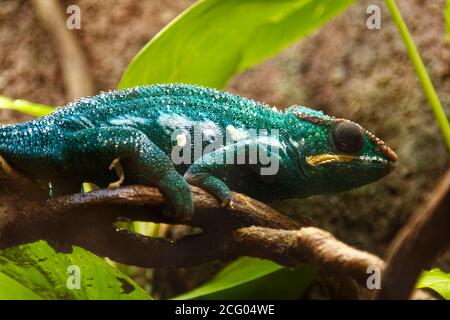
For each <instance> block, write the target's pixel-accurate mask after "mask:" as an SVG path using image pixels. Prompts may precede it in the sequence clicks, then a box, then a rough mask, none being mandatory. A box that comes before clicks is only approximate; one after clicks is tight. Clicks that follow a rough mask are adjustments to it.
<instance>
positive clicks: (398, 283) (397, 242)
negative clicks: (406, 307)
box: [378, 170, 450, 299]
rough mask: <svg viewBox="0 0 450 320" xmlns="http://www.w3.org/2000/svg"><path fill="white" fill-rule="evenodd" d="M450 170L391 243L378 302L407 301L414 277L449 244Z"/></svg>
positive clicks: (415, 278) (414, 280)
mask: <svg viewBox="0 0 450 320" xmlns="http://www.w3.org/2000/svg"><path fill="white" fill-rule="evenodd" d="M449 208H450V170H449V171H448V172H447V173H446V174H445V176H444V178H443V179H442V181H441V182H440V183H439V185H438V186H437V188H436V189H435V190H434V191H433V192H432V194H431V196H430V197H429V200H428V201H427V202H426V203H425V205H424V206H423V207H422V208H419V210H418V211H417V212H416V213H415V214H414V215H413V216H412V218H411V220H410V221H409V223H408V224H406V225H405V226H404V227H403V229H402V230H401V231H400V232H399V233H398V235H397V236H396V238H395V239H394V240H393V241H392V243H391V245H390V246H389V249H388V254H387V268H386V270H385V272H384V273H383V278H382V290H381V291H380V292H379V294H378V299H408V297H409V296H410V294H411V291H412V290H413V289H414V285H415V284H416V282H417V278H418V276H419V275H420V273H421V272H422V270H424V269H426V268H427V266H428V264H429V263H430V262H432V261H433V260H434V259H436V257H437V256H438V255H439V254H441V253H443V251H444V250H447V249H448V247H449V245H450V210H449Z"/></svg>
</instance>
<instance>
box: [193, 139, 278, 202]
mask: <svg viewBox="0 0 450 320" xmlns="http://www.w3.org/2000/svg"><path fill="white" fill-rule="evenodd" d="M269 149H270V148H269ZM256 150H261V152H262V153H264V152H266V153H267V152H269V151H268V146H267V145H266V144H263V143H260V142H258V141H257V140H254V141H253V140H242V141H239V142H237V143H235V144H232V145H228V146H225V147H222V148H220V149H217V150H215V151H213V152H210V153H207V154H205V155H203V156H202V157H201V158H200V159H198V160H197V161H196V162H195V163H193V164H192V165H191V166H190V167H189V169H188V170H187V172H186V173H185V175H184V178H185V179H186V181H187V182H189V183H190V184H192V185H195V186H198V187H200V188H202V189H204V190H206V191H208V192H209V193H211V194H212V195H214V196H215V197H216V198H217V199H218V200H219V201H220V203H221V205H222V206H228V205H230V204H231V203H232V200H233V199H232V194H231V190H233V191H237V192H241V193H244V194H246V195H248V196H251V197H253V198H255V199H258V200H262V201H265V202H267V201H270V198H271V196H272V192H271V190H272V186H273V184H274V181H278V179H277V178H279V176H277V178H274V177H273V176H272V177H271V176H270V175H264V174H261V169H262V168H263V167H267V163H262V162H261V161H258V155H255V154H254V152H255V151H256ZM252 152H253V153H252ZM258 152H259V151H258ZM272 158H273V160H275V161H278V162H280V161H279V160H280V158H279V156H278V155H276V154H275V153H273V154H272ZM227 159H228V160H227ZM250 159H252V160H250ZM230 160H231V161H230ZM283 171H284V170H283ZM262 172H264V169H263V170H262ZM274 174H278V172H274ZM281 181H282V179H281Z"/></svg>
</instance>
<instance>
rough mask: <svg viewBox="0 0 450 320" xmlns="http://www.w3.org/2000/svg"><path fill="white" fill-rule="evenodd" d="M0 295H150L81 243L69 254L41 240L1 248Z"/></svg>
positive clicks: (101, 297)
mask: <svg viewBox="0 0 450 320" xmlns="http://www.w3.org/2000/svg"><path fill="white" fill-rule="evenodd" d="M70 266H72V267H71V268H73V269H72V270H71V269H70V268H69V267H70ZM74 266H75V267H74ZM68 268H69V269H68ZM78 268H79V269H78ZM77 269H78V270H79V272H80V273H79V275H80V278H79V279H80V288H79V289H76V288H73V285H74V284H76V282H74V279H75V278H74V273H73V272H74V270H75V271H77ZM68 271H71V272H72V273H69V272H68ZM68 283H69V286H68ZM71 284H72V289H70V288H69V287H70V285H71ZM0 299H114V300H119V299H120V300H127V299H151V297H150V296H149V295H148V294H147V293H146V292H145V291H144V290H143V289H142V288H140V287H139V286H138V285H137V284H136V283H135V282H133V280H131V279H130V278H129V277H127V276H126V275H124V274H122V273H121V272H119V271H118V270H117V269H115V268H113V267H112V266H111V265H109V264H108V263H107V262H106V261H105V260H103V259H101V258H99V257H97V256H95V255H94V254H92V253H89V252H88V251H85V250H83V249H81V248H79V247H74V248H73V252H72V253H70V254H63V253H57V252H55V250H53V248H51V247H50V246H49V245H48V244H47V243H46V242H44V241H39V242H35V243H32V244H28V245H22V246H19V247H13V248H8V249H6V250H2V251H0Z"/></svg>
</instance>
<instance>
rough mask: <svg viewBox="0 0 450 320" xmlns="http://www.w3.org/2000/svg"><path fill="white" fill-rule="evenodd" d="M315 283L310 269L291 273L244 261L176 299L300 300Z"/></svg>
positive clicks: (260, 262) (269, 263) (266, 263)
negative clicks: (312, 283)
mask: <svg viewBox="0 0 450 320" xmlns="http://www.w3.org/2000/svg"><path fill="white" fill-rule="evenodd" d="M313 279H314V270H313V268H312V267H311V266H309V265H305V266H303V267H300V268H296V269H294V270H289V269H286V268H284V267H282V266H280V265H278V264H276V263H275V262H272V261H269V260H261V259H255V258H249V257H242V258H239V259H238V260H236V261H234V262H232V263H230V264H229V265H228V266H226V267H225V268H224V269H223V270H222V271H220V272H219V273H218V274H217V275H216V276H215V277H214V278H213V279H211V280H210V281H208V282H207V283H205V284H203V285H202V286H200V287H197V288H195V289H194V290H192V291H190V292H187V293H184V294H182V295H179V296H177V297H175V298H174V299H176V300H186V299H297V298H300V297H301V296H302V294H303V292H304V291H305V289H306V288H307V287H308V286H309V285H310V284H311V282H312V280H313Z"/></svg>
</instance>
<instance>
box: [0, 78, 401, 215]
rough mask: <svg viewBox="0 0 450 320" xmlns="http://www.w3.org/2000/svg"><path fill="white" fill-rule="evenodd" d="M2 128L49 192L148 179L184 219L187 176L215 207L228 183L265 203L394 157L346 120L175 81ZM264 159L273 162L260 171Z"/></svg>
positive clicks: (377, 169)
mask: <svg viewBox="0 0 450 320" xmlns="http://www.w3.org/2000/svg"><path fill="white" fill-rule="evenodd" d="M255 130H256V131H257V134H253V132H254V131H255ZM272 133H276V135H275V134H272ZM0 134H1V135H2V136H3V137H2V139H1V144H0V155H2V156H3V158H5V160H6V161H7V162H8V163H9V164H11V165H12V166H13V167H15V168H16V169H18V170H19V171H22V172H24V173H26V174H29V175H31V176H33V177H34V178H36V179H37V180H42V181H48V182H49V183H50V184H51V190H52V194H68V193H76V192H78V191H79V190H80V186H81V184H82V183H83V182H92V183H95V184H97V185H98V186H100V187H107V186H117V185H119V184H120V183H123V184H125V185H129V184H144V185H154V186H157V187H158V188H159V189H160V190H161V192H162V193H163V195H164V196H165V197H166V199H167V200H168V203H169V204H170V209H169V210H168V212H169V213H170V214H172V215H173V216H176V217H178V218H182V219H188V218H190V217H191V215H192V214H193V212H194V207H193V203H192V196H191V192H190V189H189V186H188V183H189V184H192V185H196V186H199V187H201V188H203V189H204V190H206V191H208V192H210V193H211V194H212V195H214V196H215V197H216V198H217V199H218V200H219V201H220V203H221V204H222V205H230V204H231V201H232V196H231V192H230V190H233V191H236V192H241V193H244V194H246V195H248V196H250V197H253V198H255V199H257V200H260V201H262V202H266V203H268V202H271V201H274V200H276V199H286V198H294V197H298V198H304V197H307V196H310V195H315V194H323V193H335V192H339V191H344V190H348V189H351V188H355V187H359V186H362V185H364V184H367V183H370V182H373V181H375V180H378V179H380V178H381V177H383V176H385V175H387V174H388V173H389V172H391V171H392V170H393V168H394V167H395V162H396V160H397V156H396V155H395V153H394V152H393V151H392V150H391V149H390V148H389V147H388V146H386V144H385V143H384V142H383V141H381V140H380V139H378V138H376V137H375V136H374V135H373V134H371V133H370V132H368V131H367V130H365V129H363V128H362V127H361V126H360V125H358V124H356V123H354V122H351V121H348V120H345V119H339V118H334V117H330V116H327V115H324V114H323V113H321V112H318V111H315V110H313V109H309V108H306V107H301V106H296V105H295V106H292V107H290V108H288V109H287V110H286V111H285V112H281V111H278V110H277V109H276V108H271V107H269V106H267V105H265V104H262V103H259V102H255V101H253V100H248V99H245V98H242V97H239V96H236V95H232V94H230V93H226V92H222V91H218V90H213V89H208V88H204V87H198V86H191V85H182V84H170V85H154V86H141V87H135V88H132V89H127V90H122V91H111V92H106V93H101V94H99V95H97V96H93V97H88V98H83V99H81V100H79V101H77V102H75V103H71V104H68V105H67V106H65V107H62V108H59V109H58V110H56V111H55V112H53V113H51V114H49V115H47V116H44V117H41V118H38V119H34V120H31V121H28V122H24V123H19V124H15V125H5V126H2V127H1V128H0ZM225 137H227V139H225ZM221 140H226V143H225V142H224V141H221ZM198 141H200V142H198ZM219 142H222V143H219ZM208 146H209V149H208ZM211 146H214V148H212V147H211ZM199 147H200V148H203V149H204V152H203V153H202V152H200V153H199V152H198V149H199ZM208 150H209V151H208ZM255 150H257V153H256V154H257V155H258V156H257V157H256V158H255V157H254V154H255ZM200 151H202V150H200ZM258 152H259V153H258ZM190 154H194V155H195V154H197V156H196V157H190V156H189V155H190ZM260 154H261V155H265V156H266V158H265V160H267V159H269V160H270V163H268V162H267V161H265V163H263V161H262V160H261V161H259V160H260V158H261V159H263V157H262V156H261V157H259V155H260ZM252 156H253V158H252ZM237 157H240V158H239V159H240V160H236V159H237ZM245 157H247V158H248V159H247V158H245ZM188 158H190V159H188ZM251 158H252V159H251ZM174 159H175V161H174ZM180 159H181V160H183V159H184V160H191V163H190V162H189V161H180ZM224 159H225V160H224ZM230 159H231V160H235V161H229V160H230ZM245 160H246V161H245ZM269 165H272V167H273V168H274V169H276V170H273V172H270V173H269V174H267V173H266V174H263V170H264V169H268V166H269ZM113 169H116V170H113ZM119 169H121V170H119ZM118 172H120V173H123V174H120V176H121V177H120V180H119V182H120V183H115V181H116V182H117V178H118Z"/></svg>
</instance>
